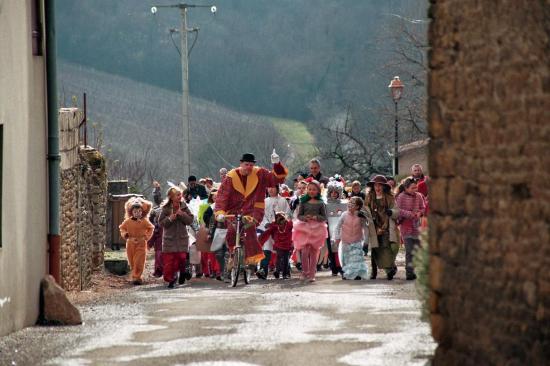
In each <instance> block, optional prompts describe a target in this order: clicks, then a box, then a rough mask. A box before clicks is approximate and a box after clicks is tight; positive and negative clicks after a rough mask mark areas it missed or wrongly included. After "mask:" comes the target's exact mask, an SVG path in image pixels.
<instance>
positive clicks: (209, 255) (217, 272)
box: [199, 189, 222, 281]
mask: <svg viewBox="0 0 550 366" xmlns="http://www.w3.org/2000/svg"><path fill="white" fill-rule="evenodd" d="M216 194H217V190H216V189H213V190H212V191H211V192H210V194H209V195H208V200H207V202H206V203H203V204H202V205H201V206H200V207H199V224H204V225H205V226H206V227H207V228H209V235H213V231H214V229H215V220H214V219H213V217H214V203H215V202H216ZM204 205H206V208H205V206H204ZM201 268H202V272H203V274H204V275H205V276H206V277H210V278H214V277H215V278H216V279H217V280H218V281H221V280H222V278H221V268H220V264H219V263H218V260H217V258H216V254H215V253H214V252H201Z"/></svg>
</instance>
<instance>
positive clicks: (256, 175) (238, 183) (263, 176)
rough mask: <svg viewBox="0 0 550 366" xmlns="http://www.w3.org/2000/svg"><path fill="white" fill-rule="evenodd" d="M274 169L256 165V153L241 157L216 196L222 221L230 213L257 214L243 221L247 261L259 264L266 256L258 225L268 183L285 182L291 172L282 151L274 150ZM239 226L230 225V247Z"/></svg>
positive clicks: (217, 216) (218, 218)
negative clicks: (252, 221)
mask: <svg viewBox="0 0 550 366" xmlns="http://www.w3.org/2000/svg"><path fill="white" fill-rule="evenodd" d="M271 162H272V164H273V170H271V171H269V170H267V169H265V168H261V167H257V166H255V163H256V158H255V157H254V155H252V154H249V153H246V154H243V156H242V158H241V164H240V166H239V167H238V168H235V169H233V170H231V171H229V172H228V173H227V175H226V176H225V178H224V179H223V181H222V183H221V186H220V188H219V190H218V196H217V197H216V205H215V209H214V211H215V214H216V219H217V220H218V221H223V220H224V219H225V216H226V215H236V214H242V215H246V216H251V217H253V218H254V220H255V222H254V223H247V222H246V221H245V222H243V224H245V226H244V230H243V233H244V239H243V242H244V247H245V253H246V259H245V263H246V264H257V263H258V262H260V261H261V260H262V259H263V258H264V253H263V250H262V247H261V245H260V243H259V242H258V238H257V236H256V225H258V223H260V222H261V221H262V219H263V216H264V208H265V204H264V199H265V192H266V189H267V188H268V187H274V186H276V185H277V184H280V183H283V182H284V181H285V178H286V176H287V175H288V169H287V168H285V166H284V165H283V164H281V162H280V159H279V155H277V153H276V152H275V150H273V154H272V155H271ZM235 234H236V233H235V228H234V227H233V225H229V226H228V230H227V237H226V242H227V246H228V247H229V250H230V251H233V249H234V247H235Z"/></svg>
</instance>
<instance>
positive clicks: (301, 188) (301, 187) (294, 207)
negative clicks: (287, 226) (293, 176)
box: [289, 177, 307, 271]
mask: <svg viewBox="0 0 550 366" xmlns="http://www.w3.org/2000/svg"><path fill="white" fill-rule="evenodd" d="M306 189H307V182H306V181H305V180H304V178H303V177H302V180H301V181H299V182H298V183H297V184H296V191H295V192H294V196H293V197H292V199H291V200H290V203H289V206H290V213H291V217H292V219H296V218H297V217H298V205H299V204H300V197H302V196H303V195H304V194H306ZM290 259H291V260H292V263H294V265H295V266H296V269H297V270H298V271H301V270H302V258H301V256H300V251H299V250H297V249H294V252H293V253H292V255H291V256H290Z"/></svg>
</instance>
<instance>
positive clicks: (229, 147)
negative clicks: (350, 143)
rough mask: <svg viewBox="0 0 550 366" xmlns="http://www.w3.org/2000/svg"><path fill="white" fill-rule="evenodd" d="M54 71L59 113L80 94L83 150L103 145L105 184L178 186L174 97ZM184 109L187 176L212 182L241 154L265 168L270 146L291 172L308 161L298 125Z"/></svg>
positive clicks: (104, 77) (209, 108) (212, 106)
mask: <svg viewBox="0 0 550 366" xmlns="http://www.w3.org/2000/svg"><path fill="white" fill-rule="evenodd" d="M58 68H59V72H58V79H59V80H58V89H59V91H60V96H59V100H60V103H61V104H62V105H63V106H71V105H73V103H74V102H75V98H76V99H77V104H78V105H81V99H82V93H83V92H86V93H87V102H88V105H87V107H88V120H89V123H90V124H89V135H90V136H91V138H90V140H91V141H90V142H89V144H92V145H97V144H99V145H103V146H100V149H101V150H102V151H103V152H104V153H105V154H106V155H107V157H108V163H109V172H110V178H129V179H130V180H131V181H132V180H133V181H134V182H132V183H134V184H136V186H137V187H138V188H141V189H143V188H145V187H147V186H148V185H149V183H150V180H151V179H153V178H154V179H159V180H162V181H165V180H174V181H179V180H183V179H184V177H182V176H181V175H180V173H179V172H180V171H181V168H180V167H181V158H180V156H181V151H182V150H181V148H182V144H181V136H182V127H181V94H179V93H177V92H173V91H170V90H166V89H162V88H158V87H155V86H151V85H149V84H144V83H140V82H136V81H133V80H130V79H127V78H123V77H120V76H115V75H111V74H107V73H104V72H99V71H97V70H93V69H90V68H87V67H82V66H79V65H75V64H71V63H66V62H59V65H58ZM190 104H191V108H190V114H191V146H192V152H191V160H192V173H193V174H195V175H198V176H205V175H210V176H212V177H214V178H217V176H218V175H217V172H218V170H219V168H221V167H228V168H229V167H232V166H233V165H235V164H237V163H238V160H239V158H240V156H241V154H242V153H243V152H246V151H250V152H254V153H255V154H256V156H257V159H258V161H259V163H260V164H268V162H269V155H270V154H271V151H272V149H273V147H275V148H276V149H277V151H278V153H279V154H280V155H281V157H282V158H283V159H284V160H288V161H289V163H290V165H291V166H292V167H293V168H297V167H299V166H301V165H302V164H301V161H306V160H307V159H308V158H309V157H308V156H305V155H307V154H304V151H307V149H306V150H304V147H303V146H305V145H297V144H296V141H295V140H294V136H296V131H299V135H300V136H302V138H301V139H303V140H304V142H305V143H306V145H307V144H310V145H309V146H310V149H311V151H313V150H312V148H311V143H312V141H313V139H312V137H311V135H310V134H309V132H308V131H307V129H306V128H305V126H304V125H303V124H301V123H300V122H297V121H292V122H290V121H279V120H277V119H273V118H270V117H264V116H258V115H253V114H245V113H239V112H236V111H233V110H231V109H228V108H225V107H222V106H220V105H217V104H216V103H212V102H208V101H205V100H201V99H197V98H192V99H191V102H190ZM288 127H293V128H288ZM101 135H102V136H101ZM303 136H305V137H303ZM98 140H99V141H98ZM102 140H103V141H102ZM296 149H297V150H296Z"/></svg>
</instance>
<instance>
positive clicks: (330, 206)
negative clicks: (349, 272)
mask: <svg viewBox="0 0 550 366" xmlns="http://www.w3.org/2000/svg"><path fill="white" fill-rule="evenodd" d="M343 198H344V185H343V184H342V182H340V181H338V180H335V179H333V178H330V180H329V182H328V184H327V217H328V229H329V237H328V239H327V247H328V248H329V249H330V251H329V259H330V268H331V270H332V275H333V276H337V275H338V273H342V266H341V264H340V259H339V258H338V243H337V242H336V232H335V230H336V227H337V225H338V220H339V219H340V216H342V214H343V213H344V212H345V211H346V210H347V209H348V203H347V201H346V200H345V199H343Z"/></svg>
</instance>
